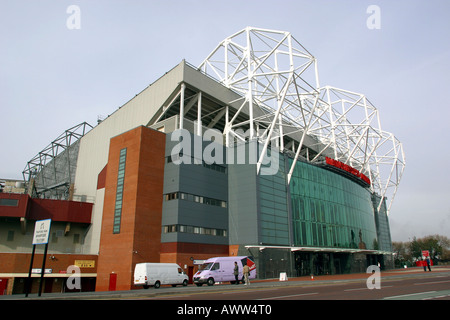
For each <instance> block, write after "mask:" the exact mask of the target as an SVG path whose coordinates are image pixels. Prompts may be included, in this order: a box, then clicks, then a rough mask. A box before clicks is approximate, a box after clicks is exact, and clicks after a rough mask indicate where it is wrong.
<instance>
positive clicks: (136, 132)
mask: <svg viewBox="0 0 450 320" xmlns="http://www.w3.org/2000/svg"><path fill="white" fill-rule="evenodd" d="M123 148H127V156H126V166H125V180H124V189H123V203H122V217H121V226H120V233H119V234H113V223H114V207H115V199H116V188H117V174H118V167H119V154H120V150H121V149H123ZM164 153H165V134H164V133H161V132H158V131H155V130H152V129H149V128H147V127H143V126H141V127H138V128H135V129H133V130H130V131H127V132H125V133H123V134H121V135H119V136H117V137H114V138H112V139H111V141H110V148H109V157H108V165H107V166H108V169H107V172H106V179H105V199H104V204H103V218H102V219H103V220H102V231H101V238H100V252H99V258H98V268H97V284H96V290H97V291H107V290H109V279H110V274H111V273H115V274H117V284H116V290H129V289H131V288H132V282H133V272H134V266H135V264H136V263H139V262H159V254H160V252H159V250H160V241H161V240H160V239H161V212H162V200H163V197H162V193H163V182H164Z"/></svg>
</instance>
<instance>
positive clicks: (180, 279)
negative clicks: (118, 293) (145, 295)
mask: <svg viewBox="0 0 450 320" xmlns="http://www.w3.org/2000/svg"><path fill="white" fill-rule="evenodd" d="M162 284H171V285H172V287H175V286H176V285H178V284H179V285H183V286H187V284H188V276H187V275H186V274H185V273H184V272H183V269H181V268H180V266H179V265H178V264H176V263H138V264H136V267H135V268H134V285H136V286H139V285H142V286H143V287H144V289H148V288H149V287H150V286H153V287H154V288H156V289H157V288H159V287H160V286H161V285H162Z"/></svg>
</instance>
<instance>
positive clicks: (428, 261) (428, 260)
mask: <svg viewBox="0 0 450 320" xmlns="http://www.w3.org/2000/svg"><path fill="white" fill-rule="evenodd" d="M426 260H427V267H428V271H431V261H430V257H429V256H428V257H427V258H426ZM423 268H424V269H425V267H423Z"/></svg>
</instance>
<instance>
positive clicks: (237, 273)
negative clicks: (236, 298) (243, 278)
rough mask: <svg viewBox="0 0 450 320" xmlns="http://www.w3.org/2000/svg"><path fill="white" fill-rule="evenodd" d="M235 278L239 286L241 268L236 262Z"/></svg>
mask: <svg viewBox="0 0 450 320" xmlns="http://www.w3.org/2000/svg"><path fill="white" fill-rule="evenodd" d="M234 278H235V279H236V284H239V267H238V264H237V262H236V261H235V262H234Z"/></svg>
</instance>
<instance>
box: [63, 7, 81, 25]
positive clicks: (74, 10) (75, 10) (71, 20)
mask: <svg viewBox="0 0 450 320" xmlns="http://www.w3.org/2000/svg"><path fill="white" fill-rule="evenodd" d="M66 13H67V14H70V16H69V17H67V20H66V27H67V29H69V30H79V29H81V9H80V7H79V6H77V5H74V4H73V5H70V6H68V7H67V9H66Z"/></svg>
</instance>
